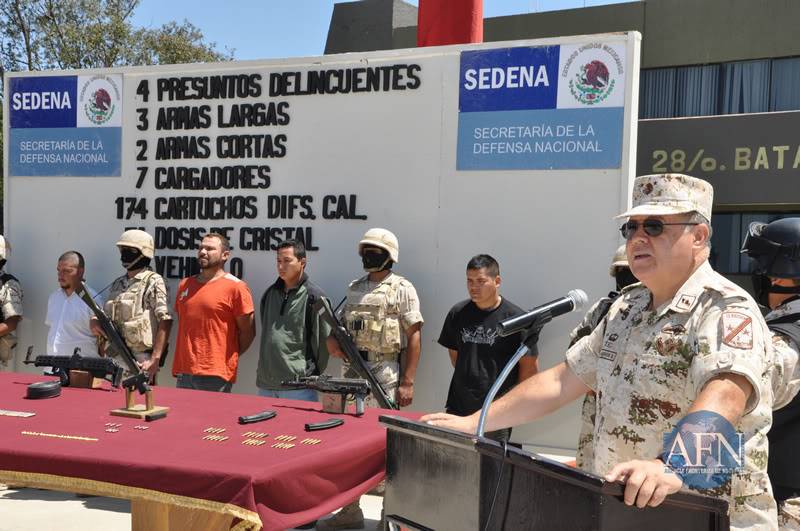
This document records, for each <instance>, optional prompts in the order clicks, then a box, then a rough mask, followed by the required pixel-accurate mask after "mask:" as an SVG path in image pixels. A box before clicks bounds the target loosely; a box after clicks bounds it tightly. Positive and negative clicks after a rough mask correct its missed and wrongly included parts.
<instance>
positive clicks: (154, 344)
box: [91, 229, 172, 381]
mask: <svg viewBox="0 0 800 531" xmlns="http://www.w3.org/2000/svg"><path fill="white" fill-rule="evenodd" d="M117 249H119V255H120V261H121V262H122V267H124V268H125V270H126V272H125V274H124V275H122V276H120V277H119V278H117V279H116V280H114V282H113V283H112V284H111V288H110V290H109V292H108V299H107V300H106V303H105V312H106V314H108V317H109V318H110V319H111V320H112V321H113V322H114V324H116V325H117V328H118V329H119V331H120V333H121V334H122V337H123V339H125V343H126V344H127V345H128V348H130V349H131V351H133V353H134V355H135V356H136V361H138V362H139V365H140V366H141V367H142V369H143V370H145V371H147V372H148V374H149V375H150V379H151V381H154V380H155V375H156V373H157V372H158V367H159V363H160V361H161V358H162V356H164V355H165V354H166V353H165V352H164V350H165V349H166V346H167V338H168V337H169V331H170V328H172V316H171V315H170V313H169V303H168V302H167V301H168V295H167V285H166V283H165V282H164V279H163V278H162V277H161V275H159V274H158V273H156V272H155V271H153V270H152V269H150V261H151V260H152V259H153V256H154V255H155V244H154V242H153V237H152V236H150V235H149V234H148V233H147V232H145V231H143V230H138V229H132V230H126V231H125V232H123V233H122V236H120V238H119V241H118V242H117ZM91 327H92V331H93V332H94V334H95V335H97V336H102V335H103V330H102V328H101V327H100V324H99V323H98V322H97V319H96V318H93V319H92V322H91Z"/></svg>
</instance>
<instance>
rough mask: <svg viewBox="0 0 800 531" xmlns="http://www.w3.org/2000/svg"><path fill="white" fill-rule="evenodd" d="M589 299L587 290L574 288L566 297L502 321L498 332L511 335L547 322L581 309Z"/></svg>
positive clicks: (498, 326) (502, 334)
mask: <svg viewBox="0 0 800 531" xmlns="http://www.w3.org/2000/svg"><path fill="white" fill-rule="evenodd" d="M587 300H589V299H588V297H587V296H586V292H585V291H583V290H582V289H573V290H571V291H570V292H569V293H567V296H566V297H561V298H558V299H556V300H554V301H550V302H548V303H545V304H542V305H541V306H537V307H536V308H534V309H533V310H530V311H528V312H525V313H523V314H522V315H518V316H516V317H509V318H508V319H506V320H505V321H501V322H500V324H498V325H497V333H498V334H500V335H501V336H503V337H505V336H510V335H511V334H516V333H517V332H519V331H520V330H525V329H526V328H530V327H531V326H534V325H536V324H541V325H543V324H545V323H547V322H548V321H550V319H552V318H553V317H558V316H559V315H561V314H564V313H569V312H571V311H574V310H580V309H581V308H583V307H584V305H585V304H586V301H587Z"/></svg>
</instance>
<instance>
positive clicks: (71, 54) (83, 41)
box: [0, 0, 233, 230]
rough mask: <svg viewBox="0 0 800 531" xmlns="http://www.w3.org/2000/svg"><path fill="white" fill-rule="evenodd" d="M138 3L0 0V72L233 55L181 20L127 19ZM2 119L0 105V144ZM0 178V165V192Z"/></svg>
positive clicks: (119, 0)
mask: <svg viewBox="0 0 800 531" xmlns="http://www.w3.org/2000/svg"><path fill="white" fill-rule="evenodd" d="M140 2H141V0H0V74H5V73H6V72H19V71H26V70H51V69H60V70H66V69H81V68H110V67H115V66H138V65H154V64H177V63H205V62H214V61H229V60H232V59H233V51H232V50H230V49H227V48H226V49H225V50H220V49H218V48H217V45H216V43H213V42H208V41H206V39H205V37H204V36H203V33H202V32H201V31H200V29H198V28H197V27H196V26H194V25H192V24H191V23H190V22H188V21H186V20H184V21H183V22H181V23H178V22H174V21H173V22H169V23H167V24H164V25H163V26H161V27H157V28H137V27H134V26H133V24H132V23H131V21H130V19H131V16H132V15H133V12H134V11H135V10H136V8H137V7H138V5H139V4H140ZM2 82H3V81H2V79H0V97H2V95H3V93H4V87H3V86H2ZM2 119H3V117H2V109H0V149H1V148H2V145H3V140H4V139H3V138H2ZM2 177H3V176H2V170H1V169H0V197H2V190H3V179H2ZM0 224H2V212H1V211H0ZM0 230H2V228H1V227H0Z"/></svg>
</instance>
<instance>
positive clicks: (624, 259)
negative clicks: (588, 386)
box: [569, 245, 638, 470]
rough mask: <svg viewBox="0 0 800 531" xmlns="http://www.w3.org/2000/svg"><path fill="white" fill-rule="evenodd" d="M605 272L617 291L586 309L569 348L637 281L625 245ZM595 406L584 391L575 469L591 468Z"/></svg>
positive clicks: (592, 397)
mask: <svg viewBox="0 0 800 531" xmlns="http://www.w3.org/2000/svg"><path fill="white" fill-rule="evenodd" d="M608 274H609V275H611V276H612V277H613V278H614V280H615V281H616V290H615V291H611V292H609V293H608V295H607V296H605V297H603V298H601V299H600V300H599V301H597V302H596V303H594V305H593V306H592V307H591V308H589V311H588V312H586V315H584V317H583V320H582V321H581V322H580V323H578V326H576V327H575V328H574V329H573V330H572V332H570V334H569V346H570V347H571V346H572V345H574V344H575V343H577V342H578V340H580V338H582V337H583V336H588V335H589V334H591V333H592V330H594V329H595V327H596V326H597V325H598V324H599V323H600V321H602V320H603V317H605V316H606V314H607V313H608V309H609V308H611V304H612V303H613V302H614V299H616V298H617V297H619V294H620V293H621V292H622V290H623V289H624V288H625V287H627V286H630V285H631V284H635V283H636V282H638V281H637V280H636V277H635V276H633V273H631V268H630V267H628V256H627V255H626V254H625V245H620V246H619V247H617V252H615V253H614V258H613V259H612V260H611V266H610V267H609V269H608ZM596 405H597V396H596V395H595V394H594V392H593V391H589V392H588V393H586V397H585V398H584V399H583V406H582V407H581V431H580V434H579V435H578V451H577V453H576V454H575V463H576V464H577V466H578V468H581V469H583V470H591V469H592V456H593V455H594V453H593V452H592V439H594V421H595V414H596V413H597V411H596Z"/></svg>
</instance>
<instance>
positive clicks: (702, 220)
mask: <svg viewBox="0 0 800 531" xmlns="http://www.w3.org/2000/svg"><path fill="white" fill-rule="evenodd" d="M687 221H688V222H689V223H697V224H698V225H706V226H707V227H708V239H707V240H706V247H708V248H709V249H711V236H712V235H713V234H714V229H713V228H711V222H710V221H709V220H708V219H706V217H705V216H704V215H703V214H701V213H700V212H697V211H696V210H695V211H692V212H690V213H689V219H688V220H687Z"/></svg>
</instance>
